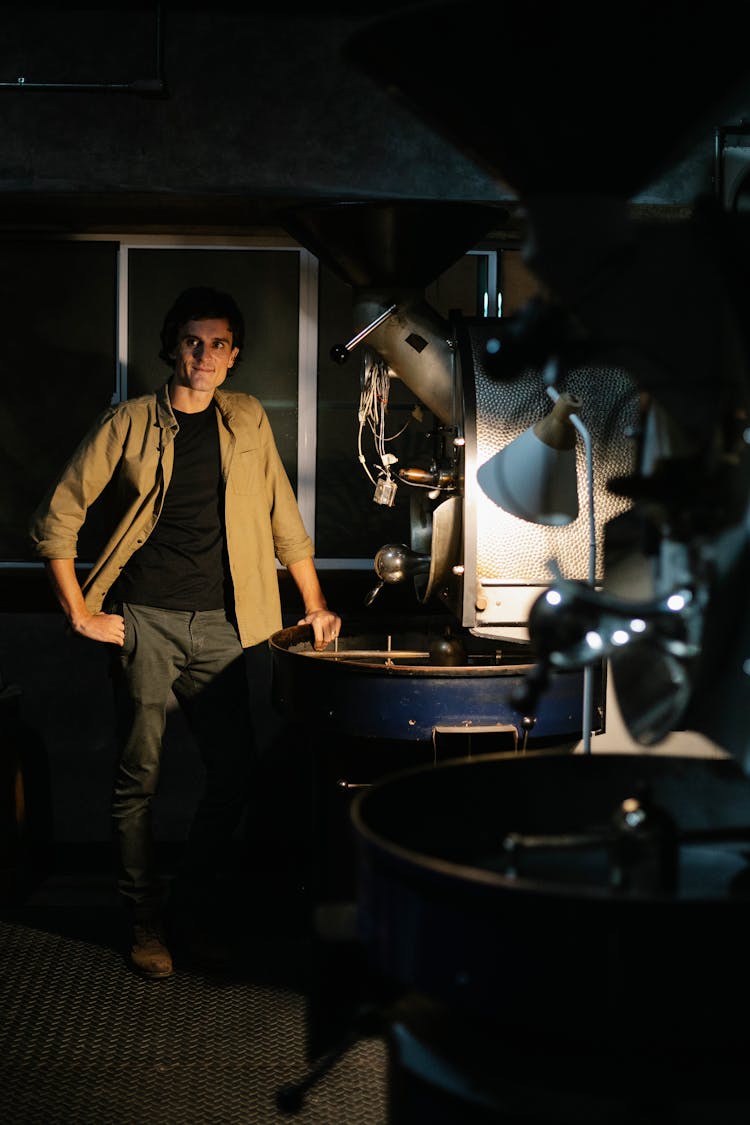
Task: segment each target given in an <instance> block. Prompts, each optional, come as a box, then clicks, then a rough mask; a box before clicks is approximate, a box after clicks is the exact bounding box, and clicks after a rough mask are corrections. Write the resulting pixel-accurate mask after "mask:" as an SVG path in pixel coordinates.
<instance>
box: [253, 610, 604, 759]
mask: <svg viewBox="0 0 750 1125" xmlns="http://www.w3.org/2000/svg"><path fill="white" fill-rule="evenodd" d="M311 637H312V632H311V630H310V628H309V626H306V625H305V626H293V627H291V628H288V629H282V630H280V631H279V632H278V633H275V634H274V635H273V636H272V637H271V641H270V644H271V651H272V658H273V668H274V689H273V690H274V699H275V702H276V705H277V706H278V707H279V709H280V710H281V711H282V712H285V713H291V714H296V715H304V716H305V721H306V723H308V724H313V725H314V726H315V727H316V728H317V729H320V730H323V731H325V732H326V733H329V734H337V735H342V736H352V737H355V738H357V739H383V740H398V741H403V742H406V743H413V742H430V741H432V740H433V738H434V735H435V732H436V731H438V732H447V731H455V732H468V733H471V732H472V731H474V732H476V733H477V734H479V733H483V734H491V733H492V732H493V731H495V732H497V733H498V734H501V733H504V734H506V735H508V736H509V741H508V748H510V743H511V742H512V743H514V744H517V745H518V746H519V748H523V747H524V746H527V747H528V748H530V749H531V748H538V747H549V746H552V745H556V746H558V747H562V746H565V745H571V746H572V745H574V744H575V743H576V742H577V741H578V740H579V739H580V737H581V730H582V673H580V672H563V673H558V674H553V675H552V677H551V681H550V685H549V688H548V690H547V691H545V692H544V693H543V695H542V697H541V699H540V701H539V706H538V712H537V713H536V714H535V715H533V716H525V715H524V714H523V713H522V712H519V711H518V710H517V709H516V707H515V705H514V702H513V699H514V693H515V692H516V691H517V690H518V689H519V688H520V687H521V686H522V684H523V681H524V677H525V676H526V674H527V673H528V672H529V670H530V669H531V668H532V666H533V665H532V660H533V657H532V655H531V653H530V651H529V648H528V646H525V645H522V644H517V643H515V642H508V643H507V644H506V643H500V642H498V641H495V640H488V639H486V638H480V637H473V636H468V637H467V638H466V639H465V640H463V643H464V644H465V645H466V649H467V656H466V663H464V664H462V665H455V664H452V665H441V664H438V663H435V662H434V659H433V657H432V656H431V654H430V649H431V648H433V646H434V644H435V642H437V641H439V640H440V633H434V634H433V635H432V636H428V635H425V634H424V633H420V632H418V631H417V630H412V631H403V630H402V631H401V632H394V633H393V634H388V635H383V634H380V635H378V634H359V635H354V636H347V635H342V637H340V638H339V642H338V646H337V648H336V649H331V648H329V649H327V650H326V651H324V652H315V651H314V650H313V647H312V644H311ZM602 681H603V670H602V671H601V672H599V673H598V674H597V683H596V690H595V698H596V699H597V703H598V706H599V708H600V709H599V711H598V715H599V721H598V722H597V723H596V727H597V728H598V729H601V705H602V698H603V683H602ZM595 714H597V712H596V711H595ZM524 720H527V721H526V722H525V721H524Z"/></svg>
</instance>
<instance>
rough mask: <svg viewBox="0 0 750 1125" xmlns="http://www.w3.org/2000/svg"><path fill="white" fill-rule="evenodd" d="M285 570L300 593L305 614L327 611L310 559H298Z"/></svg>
mask: <svg viewBox="0 0 750 1125" xmlns="http://www.w3.org/2000/svg"><path fill="white" fill-rule="evenodd" d="M287 570H288V571H289V573H290V574H291V576H292V578H293V579H294V583H295V585H296V587H297V589H298V590H299V592H300V597H301V598H302V604H303V605H304V607H305V613H315V611H316V610H318V609H328V603H327V602H326V599H325V595H324V593H323V590H322V587H321V585H320V580H319V579H318V572H317V571H316V569H315V563H314V562H313V560H312V559H311V558H306V559H300V560H299V562H296V563H291V564H290V565H289V566H288V567H287Z"/></svg>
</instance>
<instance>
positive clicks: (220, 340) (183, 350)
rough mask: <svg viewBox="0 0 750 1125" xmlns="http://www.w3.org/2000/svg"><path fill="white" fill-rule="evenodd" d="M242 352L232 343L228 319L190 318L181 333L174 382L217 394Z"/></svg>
mask: <svg viewBox="0 0 750 1125" xmlns="http://www.w3.org/2000/svg"><path fill="white" fill-rule="evenodd" d="M238 352H239V348H235V347H233V346H232V331H231V329H230V327H229V321H228V320H223V319H217V320H188V321H187V323H186V324H183V325H182V327H181V329H180V331H179V334H178V336H177V348H176V350H175V354H174V361H175V363H174V376H173V381H174V382H175V384H176V386H179V387H189V388H190V389H191V390H193V391H210V392H212V393H213V391H214V390H215V388H216V387H218V386H220V385H221V384H222V383H223V382H224V380H225V379H226V377H227V372H228V371H229V369H230V367H233V366H234V361H235V359H236V358H237V353H238Z"/></svg>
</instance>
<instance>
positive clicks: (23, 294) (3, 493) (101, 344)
mask: <svg viewBox="0 0 750 1125" xmlns="http://www.w3.org/2000/svg"><path fill="white" fill-rule="evenodd" d="M0 266H1V268H0V303H1V305H2V309H3V315H4V317H5V325H6V332H5V343H4V347H3V350H2V356H1V357H0V379H2V388H3V390H2V396H0V470H1V471H0V557H2V559H3V560H5V561H15V560H28V559H31V558H33V557H34V556H33V554H32V551H31V548H30V545H29V543H28V538H27V528H28V523H29V517H30V515H31V513H32V511H33V510H34V508H35V507H36V505H37V504H38V503H39V501H40V500H41V499H42V497H43V495H44V493H45V492H46V491H47V489H48V487H49V486H50V485H51V484H52V481H53V479H54V478H55V477H56V476H57V474H58V473H59V471H60V470H61V469H62V467H63V466H64V464H65V462H66V461H67V459H68V457H69V456H70V454H71V453H72V452H73V450H74V448H75V446H76V445H77V444H78V442H79V441H80V439H81V438H82V437H83V435H84V433H85V431H86V430H87V429H88V427H89V426H90V425H91V423H92V422H93V421H94V419H95V418H96V417H97V415H98V414H99V413H100V412H101V411H102V410H104V409H105V408H106V407H107V406H109V404H110V402H111V401H112V395H113V393H114V390H115V371H116V362H115V324H116V307H117V306H116V292H117V244H116V243H113V242H73V241H70V242H67V241H60V242H55V241H50V242H41V241H40V242H34V241H26V242H20V241H19V242H3V243H0ZM32 411H33V427H32V422H31V418H32ZM82 556H83V557H86V556H85V551H84V550H83V549H82Z"/></svg>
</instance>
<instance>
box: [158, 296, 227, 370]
mask: <svg viewBox="0 0 750 1125" xmlns="http://www.w3.org/2000/svg"><path fill="white" fill-rule="evenodd" d="M189 320H228V321H229V327H230V329H231V331H232V346H233V347H235V348H239V349H240V350H239V351H238V353H237V358H236V359H235V361H234V364H235V367H236V366H237V364H238V363H239V361H240V354H241V351H242V345H243V344H244V342H245V320H244V317H243V316H242V313H241V312H240V310H239V307H238V305H237V302H236V301H235V299H234V297H230V295H229V294H228V293H222V292H221V290H220V289H212V288H211V287H210V286H208V285H196V286H193V287H192V288H191V289H183V291H182V293H180V295H179V297H178V298H177V300H176V301H175V303H174V304H173V305H172V307H171V309H170V310H169V312H168V313H167V315H166V316H165V317H164V323H163V325H162V328H161V333H160V336H161V350H160V352H159V359H163V360H164V362H165V363H166V364H167V366H168V367H174V355H175V351H176V350H177V341H178V338H179V333H180V329H181V328H182V326H183V324H187V322H188V321H189ZM229 373H230V374H231V369H230V372H229Z"/></svg>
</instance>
